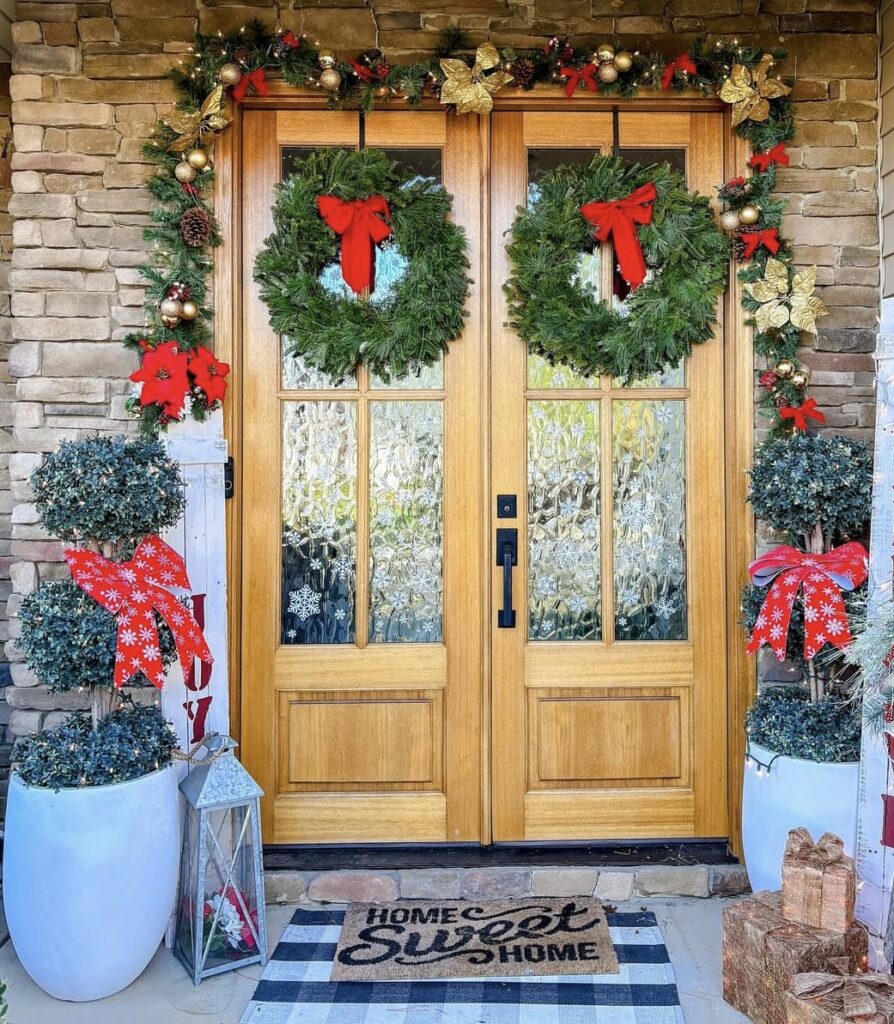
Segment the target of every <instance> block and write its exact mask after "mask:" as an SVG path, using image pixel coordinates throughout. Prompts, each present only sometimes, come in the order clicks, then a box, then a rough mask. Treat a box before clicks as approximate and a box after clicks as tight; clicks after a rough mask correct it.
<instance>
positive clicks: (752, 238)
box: [739, 228, 781, 260]
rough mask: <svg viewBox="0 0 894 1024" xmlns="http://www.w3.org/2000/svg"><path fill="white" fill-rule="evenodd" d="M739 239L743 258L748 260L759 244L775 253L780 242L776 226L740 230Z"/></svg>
mask: <svg viewBox="0 0 894 1024" xmlns="http://www.w3.org/2000/svg"><path fill="white" fill-rule="evenodd" d="M739 241H740V242H741V243H742V245H743V249H742V259H743V260H750V259H751V257H752V256H753V255H754V254H755V253H756V252H757V250H758V249H759V248H760V247H761V246H763V247H764V248H765V249H767V250H768V251H769V252H771V253H773V254H774V255H775V254H776V253H777V252H779V246H780V244H781V243H780V241H779V232H778V230H777V229H776V228H764V230H763V231H740V232H739Z"/></svg>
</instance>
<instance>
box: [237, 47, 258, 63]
mask: <svg viewBox="0 0 894 1024" xmlns="http://www.w3.org/2000/svg"><path fill="white" fill-rule="evenodd" d="M253 56H254V51H253V50H252V48H251V47H250V46H237V47H236V49H235V50H233V60H234V61H236V63H237V64H241V65H242V67H244V68H247V67H248V66H249V64H251V59H252V57H253Z"/></svg>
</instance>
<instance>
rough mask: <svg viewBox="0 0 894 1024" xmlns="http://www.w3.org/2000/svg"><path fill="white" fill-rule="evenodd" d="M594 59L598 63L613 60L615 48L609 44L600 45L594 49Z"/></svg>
mask: <svg viewBox="0 0 894 1024" xmlns="http://www.w3.org/2000/svg"><path fill="white" fill-rule="evenodd" d="M596 59H597V60H598V61H599V62H600V63H606V62H607V61H610V60H614V59H615V48H614V47H613V46H612V44H611V43H600V44H599V45H598V46H597V47H596Z"/></svg>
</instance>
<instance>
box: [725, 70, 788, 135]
mask: <svg viewBox="0 0 894 1024" xmlns="http://www.w3.org/2000/svg"><path fill="white" fill-rule="evenodd" d="M773 63H774V58H773V55H772V54H770V53H765V54H764V55H763V57H761V59H760V63H759V64H758V65H757V67H755V68H753V69H752V68H747V67H745V65H744V64H733V70H732V71H731V72H730V76H729V78H727V79H726V81H725V82H724V83H723V85H722V86H721V89H720V98H721V99H722V100H723V101H724V102H725V103H731V104H732V107H733V125H734V126H735V125H737V124H741V123H742V122H743V121H748V120H750V121H766V120H767V118H768V117H769V116H770V102H769V101H770V100H772V99H776V98H777V97H778V96H787V95H788V94H789V93H790V92H791V91H792V90H791V88H790V87H789V86H787V85H786V84H785V83H784V82H780V81H779V79H778V78H769V77H768V75H769V73H770V68H771V67H772V66H773Z"/></svg>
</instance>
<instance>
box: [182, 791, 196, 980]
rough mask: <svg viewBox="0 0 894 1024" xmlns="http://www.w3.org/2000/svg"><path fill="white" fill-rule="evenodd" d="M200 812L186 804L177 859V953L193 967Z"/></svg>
mask: <svg viewBox="0 0 894 1024" xmlns="http://www.w3.org/2000/svg"><path fill="white" fill-rule="evenodd" d="M198 837H199V812H198V811H197V810H195V808H193V807H191V806H189V804H187V805H186V817H185V820H184V823H183V851H182V854H181V861H180V890H179V891H180V902H179V904H178V907H177V955H178V956H179V957H180V959H181V960H182V961H183V963H184V964H186V966H187V967H188V968H189V970H190V972H192V971H193V969H194V968H195V948H196V929H195V920H196V899H197V896H198V891H199V854H198Z"/></svg>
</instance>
